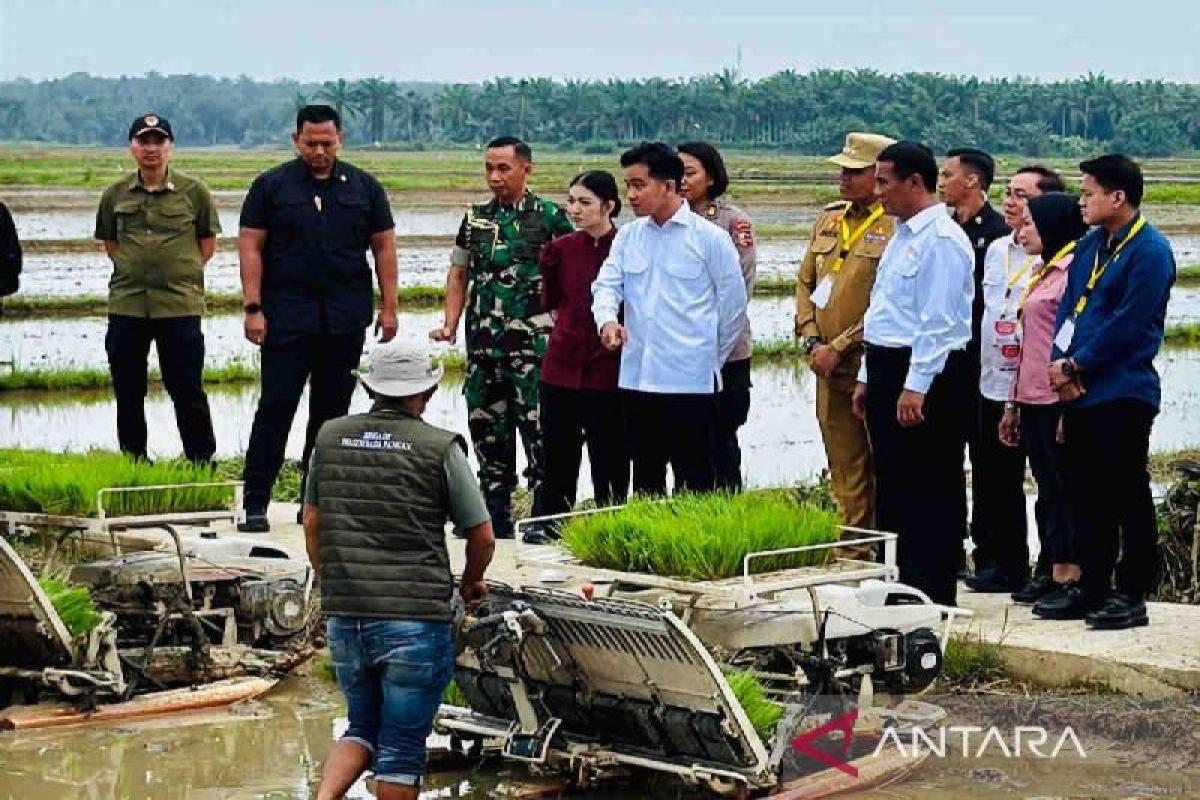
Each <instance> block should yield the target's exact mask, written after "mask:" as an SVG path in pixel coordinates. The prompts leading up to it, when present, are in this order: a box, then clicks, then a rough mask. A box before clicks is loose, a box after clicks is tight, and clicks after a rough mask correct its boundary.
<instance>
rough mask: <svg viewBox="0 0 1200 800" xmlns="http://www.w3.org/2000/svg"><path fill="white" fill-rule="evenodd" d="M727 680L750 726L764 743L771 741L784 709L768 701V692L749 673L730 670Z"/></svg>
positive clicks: (727, 673) (726, 675)
mask: <svg viewBox="0 0 1200 800" xmlns="http://www.w3.org/2000/svg"><path fill="white" fill-rule="evenodd" d="M725 680H726V682H728V684H729V688H730V689H732V690H733V696H734V697H735V698H737V701H738V704H739V705H740V706H741V707H742V710H743V711H745V712H746V716H747V717H749V718H750V724H751V725H752V726H754V731H755V733H757V734H758V735H759V738H761V739H762V740H763V741H769V740H770V739H771V736H772V735H773V734H774V733H775V726H776V725H778V724H779V718H780V717H782V716H783V707H782V706H780V705H779V704H778V703H774V702H772V701H770V700H768V699H767V693H766V690H765V689H764V688H763V685H762V683H760V682H759V680H758V678H755V677H754V676H753V675H751V674H750V673H749V672H742V671H740V670H729V671H728V672H726V673H725Z"/></svg>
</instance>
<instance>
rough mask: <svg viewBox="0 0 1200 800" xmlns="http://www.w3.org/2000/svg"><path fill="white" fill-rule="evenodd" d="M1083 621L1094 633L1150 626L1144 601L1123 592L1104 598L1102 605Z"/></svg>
mask: <svg viewBox="0 0 1200 800" xmlns="http://www.w3.org/2000/svg"><path fill="white" fill-rule="evenodd" d="M1084 619H1085V620H1086V621H1087V625H1088V627H1089V628H1091V629H1092V630H1096V631H1120V630H1125V629H1126V628H1138V627H1141V626H1142V625H1149V624H1150V617H1149V616H1148V615H1147V614H1146V603H1145V601H1144V600H1142V599H1141V598H1140V597H1134V596H1133V595H1131V594H1126V593H1124V592H1113V593H1112V594H1110V595H1109V596H1108V597H1106V598H1104V604H1103V605H1101V606H1100V608H1098V609H1096V610H1095V611H1093V612H1092V613H1090V614H1088V615H1087V616H1086V617H1084Z"/></svg>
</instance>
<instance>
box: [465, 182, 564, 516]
mask: <svg viewBox="0 0 1200 800" xmlns="http://www.w3.org/2000/svg"><path fill="white" fill-rule="evenodd" d="M572 230H573V229H572V227H571V223H570V221H569V220H568V219H567V217H566V215H565V214H564V213H563V211H562V209H560V208H559V207H558V206H556V205H554V204H553V203H551V202H549V201H547V200H543V199H541V198H539V197H537V196H536V195H534V194H532V193H530V192H526V193H525V197H524V198H523V199H522V200H521V202H520V203H519V204H517V205H516V206H510V205H506V204H501V203H500V202H499V201H498V200H495V199H493V200H492V201H490V202H488V203H483V204H480V205H473V206H471V208H470V209H468V211H467V214H466V216H465V217H464V218H463V222H462V227H461V228H459V231H458V239H457V241H456V246H455V248H454V254H453V256H452V258H451V262H452V263H453V264H454V265H455V266H458V267H463V268H465V269H466V270H467V281H468V290H467V330H466V333H467V342H466V344H467V376H466V381H465V382H464V386H463V393H464V394H465V395H466V398H467V410H468V414H469V417H468V426H469V428H470V431H471V440H472V442H473V444H474V447H475V456H476V458H477V459H478V460H479V484H480V488H482V489H483V492H484V495H485V497H487V498H488V502H489V507H491V508H494V509H495V508H496V505H497V503H499V504H500V505H502V506H505V507H506V506H507V505H508V497H509V495H510V494H511V492H512V490H513V489H514V488H515V487H516V485H517V477H516V471H517V467H516V437H517V431H518V430H520V432H521V440H522V443H523V444H524V446H525V456H526V460H527V461H528V467H527V468H526V470H525V477H526V480H527V481H528V483H529V487H530V489H532V490H533V491H534V494H535V498H536V494H537V489H538V488H539V486H540V484H541V468H542V452H541V440H540V437H539V435H538V383H539V379H540V373H541V361H542V355H543V354H544V353H545V352H546V341H547V337H548V335H549V332H550V324H551V323H550V315H549V314H545V313H542V309H541V290H542V276H541V270H540V269H539V267H538V254H539V252H540V251H541V248H542V245H543V244H545V243H546V242H548V241H550V240H551V239H553V238H555V237H557V236H561V235H563V234H565V233H570V232H571V231H572Z"/></svg>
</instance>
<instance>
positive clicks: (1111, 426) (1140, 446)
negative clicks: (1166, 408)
mask: <svg viewBox="0 0 1200 800" xmlns="http://www.w3.org/2000/svg"><path fill="white" fill-rule="evenodd" d="M1157 413H1158V412H1157V411H1156V410H1155V408H1154V407H1153V406H1151V405H1149V404H1148V403H1143V402H1141V401H1139V400H1132V399H1122V400H1112V401H1110V402H1107V403H1097V404H1096V405H1094V406H1084V407H1071V406H1068V407H1067V408H1066V409H1065V410H1064V411H1063V434H1064V435H1065V437H1066V442H1065V448H1066V457H1067V491H1068V496H1069V497H1070V501H1071V504H1070V507H1071V524H1072V529H1073V530H1074V532H1075V547H1076V550H1077V551H1078V554H1079V566H1080V567H1081V568H1082V570H1083V577H1082V579H1081V583H1082V585H1083V587H1084V589H1085V591H1087V592H1089V593H1094V594H1107V593H1108V592H1109V591H1110V590H1111V588H1112V585H1113V583H1112V581H1113V570H1114V567H1115V569H1116V588H1117V590H1118V591H1121V592H1126V593H1128V594H1131V595H1134V596H1135V597H1145V596H1146V595H1148V594H1149V593H1150V592H1152V591H1153V590H1154V588H1155V586H1156V585H1157V584H1158V527H1157V525H1156V521H1155V516H1154V500H1153V498H1152V497H1151V495H1150V474H1149V472H1148V471H1147V463H1146V462H1147V459H1148V457H1149V451H1150V427H1151V425H1152V424H1153V422H1154V416H1155V414H1157ZM1118 551H1119V552H1120V559H1119V560H1118V558H1117V553H1118Z"/></svg>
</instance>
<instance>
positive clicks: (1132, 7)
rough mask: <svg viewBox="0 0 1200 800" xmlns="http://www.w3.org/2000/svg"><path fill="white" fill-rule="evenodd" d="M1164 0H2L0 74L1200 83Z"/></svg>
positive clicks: (1198, 28)
mask: <svg viewBox="0 0 1200 800" xmlns="http://www.w3.org/2000/svg"><path fill="white" fill-rule="evenodd" d="M1198 20H1200V14H1198V13H1197V12H1196V11H1195V7H1194V6H1192V5H1191V3H1184V2H1178V1H1177V2H1165V0H1141V1H1140V2H1131V1H1130V0H1091V1H1090V2H1081V1H1080V0H1011V1H1010V2H1003V3H1001V2H989V3H980V2H978V0H954V2H947V1H946V0H900V1H899V2H879V1H878V0H857V1H856V2H844V3H836V2H822V3H820V4H817V3H811V2H804V1H803V0H721V1H720V2H705V0H699V1H698V2H692V3H690V4H689V3H682V2H678V0H675V1H674V2H664V0H657V1H656V0H590V1H588V2H580V1H579V0H441V2H434V1H431V0H390V2H384V1H383V0H321V2H308V0H287V1H286V2H285V1H284V0H206V1H205V2H190V1H188V0H177V1H176V2H161V1H160V0H0V80H7V79H11V78H16V77H28V78H34V79H40V78H47V77H58V76H62V75H66V74H68V73H71V72H76V71H84V72H91V73H93V74H97V75H121V74H129V75H138V74H141V73H144V72H146V71H148V70H157V71H158V72H162V73H168V74H170V73H188V72H194V73H206V74H213V75H230V76H234V75H238V74H242V73H245V74H247V75H250V76H251V77H254V78H260V79H273V78H283V77H290V78H295V79H298V80H303V81H320V80H325V79H328V78H332V77H349V78H357V77H365V76H372V75H382V76H384V77H387V78H392V79H397V80H430V81H479V80H483V79H486V78H489V77H493V76H495V75H509V76H513V77H521V76H534V75H540V76H548V77H553V78H566V77H577V78H604V77H610V76H618V77H635V76H636V77H645V76H650V75H662V76H671V77H679V76H687V75H695V74H699V73H706V72H714V71H717V70H719V69H721V68H722V67H725V66H732V65H733V64H734V62H735V60H736V57H737V49H738V46H739V45H740V46H741V48H742V71H743V74H745V75H746V76H747V77H751V78H755V77H760V76H763V75H767V74H770V73H772V72H775V71H777V70H781V69H788V68H791V69H796V70H799V71H809V70H812V69H816V68H818V67H864V66H867V67H873V68H875V69H878V70H881V71H884V72H903V71H909V70H921V71H935V72H948V73H954V74H973V75H979V76H981V77H990V76H1002V75H1007V76H1015V75H1028V76H1034V77H1039V78H1060V77H1074V76H1078V75H1081V74H1083V73H1086V72H1088V71H1089V70H1090V71H1093V72H1103V73H1105V74H1107V75H1109V76H1110V77H1113V78H1131V79H1143V78H1163V79H1167V80H1177V81H1187V82H1200V55H1197V52H1196V47H1197V42H1198V41H1200V22H1198Z"/></svg>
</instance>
